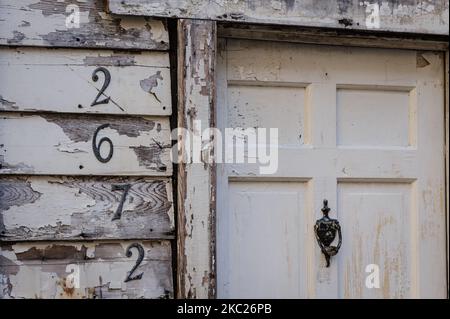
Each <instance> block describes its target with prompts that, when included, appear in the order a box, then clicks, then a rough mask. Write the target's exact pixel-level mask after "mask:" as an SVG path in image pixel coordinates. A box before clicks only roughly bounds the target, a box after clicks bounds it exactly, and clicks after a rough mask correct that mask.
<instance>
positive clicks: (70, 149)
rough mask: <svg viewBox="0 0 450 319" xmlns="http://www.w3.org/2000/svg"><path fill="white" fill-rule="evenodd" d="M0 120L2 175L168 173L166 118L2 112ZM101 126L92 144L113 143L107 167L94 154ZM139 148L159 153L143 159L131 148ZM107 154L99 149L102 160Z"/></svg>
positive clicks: (169, 167)
mask: <svg viewBox="0 0 450 319" xmlns="http://www.w3.org/2000/svg"><path fill="white" fill-rule="evenodd" d="M0 121H1V125H0V144H1V145H2V146H1V148H0V151H1V155H0V164H1V165H2V166H1V168H0V173H3V174H5V173H7V174H23V173H36V174H41V175H42V174H61V175H74V174H75V175H91V174H104V175H159V176H170V175H171V174H172V165H171V162H170V152H171V150H170V149H169V148H166V147H162V148H161V146H162V145H170V141H171V139H170V124H169V119H168V118H165V117H161V118H157V117H153V118H151V117H133V118H131V117H130V118H129V117H121V118H117V117H108V116H105V117H102V116H95V117H94V116H86V115H83V116H82V115H56V114H41V115H30V114H22V113H13V114H11V113H3V116H2V117H1V119H0ZM102 124H109V127H106V128H104V129H102V130H100V131H99V133H98V136H97V145H98V143H99V141H100V140H101V139H102V138H103V137H107V138H109V139H110V140H111V141H112V143H113V156H112V158H111V160H110V161H109V162H108V165H105V164H103V163H101V162H100V161H98V160H97V159H96V157H95V156H94V153H93V141H92V140H93V137H94V133H95V132H96V129H97V128H98V127H100V125H102ZM158 124H159V125H158ZM30 146H32V147H30ZM141 146H145V147H148V148H152V149H154V150H158V151H155V152H152V153H151V154H150V153H148V152H147V153H146V155H152V156H153V157H151V158H144V159H143V158H142V156H141V157H138V155H137V154H136V152H135V150H134V149H133V147H138V148H139V147H141ZM109 149H110V148H109V145H108V143H103V144H102V145H101V146H100V152H101V154H103V155H102V156H103V157H105V156H106V154H108V152H109ZM144 155H145V154H144ZM162 167H165V168H166V169H165V170H164V169H163V168H162Z"/></svg>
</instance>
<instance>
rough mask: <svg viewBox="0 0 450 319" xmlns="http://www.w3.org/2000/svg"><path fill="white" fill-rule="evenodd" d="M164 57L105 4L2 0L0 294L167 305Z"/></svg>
mask: <svg viewBox="0 0 450 319" xmlns="http://www.w3.org/2000/svg"><path fill="white" fill-rule="evenodd" d="M69 5H72V6H69ZM73 8H75V9H76V10H77V11H78V12H79V19H80V20H79V22H80V24H79V26H77V27H70V26H68V25H67V24H66V22H67V19H68V18H70V15H71V14H73V13H74V11H73V10H74V9H73ZM168 49H169V42H168V32H167V27H166V21H164V20H155V19H148V18H140V17H138V18H136V17H113V16H111V15H109V14H108V13H107V12H106V6H105V2H104V1H103V0H83V1H76V0H66V1H50V0H41V1H39V0H21V1H13V0H0V248H1V251H0V298H172V297H173V295H174V293H173V291H174V289H173V275H172V274H173V272H172V245H173V240H174V239H175V233H174V231H175V224H174V208H173V196H172V195H173V193H172V192H173V191H172V178H171V176H172V164H171V162H170V158H169V154H170V145H171V139H170V119H169V116H170V114H171V112H172V105H171V89H170V88H171V84H170V83H171V81H170V65H169V55H168V51H167V50H168ZM141 258H142V261H140V259H141ZM135 265H137V268H136V269H134V270H133V268H134V266H135ZM141 274H142V275H141ZM130 279H131V280H130Z"/></svg>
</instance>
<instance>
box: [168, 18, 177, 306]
mask: <svg viewBox="0 0 450 319" xmlns="http://www.w3.org/2000/svg"><path fill="white" fill-rule="evenodd" d="M167 28H168V31H169V45H170V49H169V60H170V79H171V81H170V86H171V94H172V115H171V116H170V128H171V130H173V129H174V128H176V127H177V126H178V70H177V63H178V57H177V51H178V43H177V41H178V40H177V39H178V28H177V19H170V18H169V19H167ZM176 143H177V141H176V140H173V141H172V146H173V145H175V144H176ZM172 165H173V175H172V185H173V191H172V194H173V195H172V196H173V208H174V221H175V234H178V199H177V196H178V191H177V187H178V184H177V180H178V173H177V172H178V165H177V164H176V163H172ZM171 246H172V273H173V276H172V277H173V278H172V280H173V293H174V298H176V296H177V295H178V285H177V263H178V258H177V256H178V249H177V237H175V239H173V240H171Z"/></svg>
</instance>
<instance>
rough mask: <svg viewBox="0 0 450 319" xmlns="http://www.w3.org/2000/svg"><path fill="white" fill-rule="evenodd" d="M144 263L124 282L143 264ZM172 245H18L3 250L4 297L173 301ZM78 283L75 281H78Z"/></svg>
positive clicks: (0, 283)
mask: <svg viewBox="0 0 450 319" xmlns="http://www.w3.org/2000/svg"><path fill="white" fill-rule="evenodd" d="M135 243H136V244H139V245H141V246H142V248H143V251H144V258H143V260H142V262H141V263H140V264H139V266H138V268H136V270H135V271H134V272H133V276H134V275H139V274H141V273H142V274H143V275H142V278H141V279H139V280H132V281H128V282H124V280H125V278H126V277H127V273H128V272H129V271H130V270H131V269H132V268H133V266H134V265H135V264H136V260H137V256H138V253H137V249H136V248H131V249H130V252H131V256H129V257H128V255H127V253H126V251H127V248H128V247H129V246H130V245H131V244H135ZM171 263H172V260H171V254H170V243H169V242H167V241H121V242H103V241H98V242H95V243H93V242H64V243H55V242H52V243H48V242H43V243H35V244H28V243H18V244H11V245H10V244H6V245H5V244H4V245H2V255H1V256H0V291H1V292H2V294H3V297H4V298H61V299H64V298H171V297H172V296H173V293H172V273H171ZM72 278H73V280H72Z"/></svg>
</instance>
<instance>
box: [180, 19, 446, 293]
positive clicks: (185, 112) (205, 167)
mask: <svg viewBox="0 0 450 319" xmlns="http://www.w3.org/2000/svg"><path fill="white" fill-rule="evenodd" d="M218 38H238V39H253V40H269V41H285V42H297V43H308V44H327V45H337V46H357V47H370V48H391V49H410V50H433V51H441V52H444V53H445V70H444V73H445V75H444V76H445V83H446V92H445V113H444V114H445V116H444V117H445V118H444V119H443V120H444V121H445V129H446V131H445V145H444V150H445V152H444V157H445V173H446V176H445V179H446V181H445V184H446V185H445V186H446V190H445V192H446V196H445V209H446V227H447V252H446V253H447V278H446V281H447V288H448V287H449V276H450V275H449V270H448V265H449V245H448V240H449V216H450V215H449V179H448V174H449V128H450V126H449V44H448V36H435V35H422V34H405V33H391V32H372V31H370V32H367V31H353V30H336V29H327V28H303V27H294V26H279V25H255V24H247V23H218V22H216V21H210V20H194V19H179V20H178V22H177V48H178V54H177V70H178V71H177V82H178V83H177V84H178V85H177V86H178V113H177V124H178V127H179V128H185V129H187V130H189V131H190V132H196V131H198V130H199V127H198V126H197V124H196V120H200V121H201V124H202V128H201V130H204V129H205V128H207V127H216V123H217V119H216V116H217V104H216V74H215V70H216V68H215V66H216V62H217V44H218ZM197 123H198V122H197ZM213 139H214V137H213V136H212V135H211V136H210V141H211V142H212V141H213ZM179 146H180V149H179V154H181V156H185V155H186V154H187V151H188V150H186V149H185V148H184V145H183V144H182V143H179ZM192 156H193V157H195V156H198V158H200V159H202V161H203V164H195V163H179V164H178V167H177V269H176V274H177V278H176V284H177V289H176V291H177V298H216V165H215V164H214V163H212V162H210V161H209V160H208V159H210V158H211V157H213V156H214V146H213V143H209V144H208V147H207V148H206V149H204V148H202V150H201V152H200V153H199V154H192ZM447 290H448V289H447ZM447 297H448V296H447Z"/></svg>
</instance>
